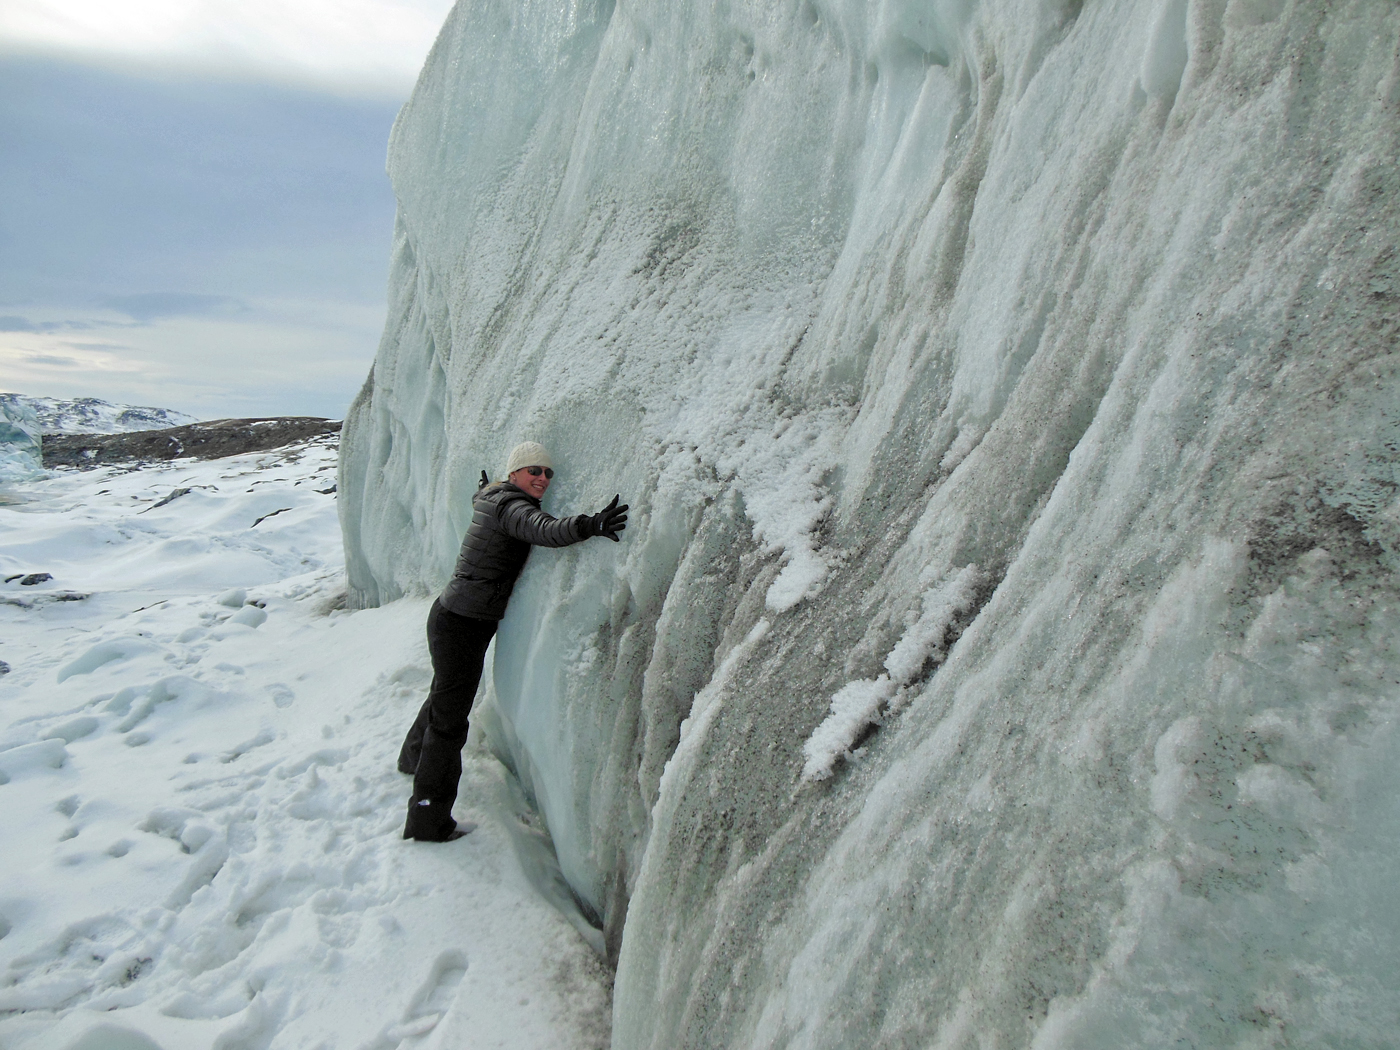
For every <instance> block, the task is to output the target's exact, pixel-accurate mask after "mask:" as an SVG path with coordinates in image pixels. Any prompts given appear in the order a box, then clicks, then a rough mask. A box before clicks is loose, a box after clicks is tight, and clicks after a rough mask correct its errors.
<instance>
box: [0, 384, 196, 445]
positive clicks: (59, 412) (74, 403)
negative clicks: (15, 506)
mask: <svg viewBox="0 0 1400 1050" xmlns="http://www.w3.org/2000/svg"><path fill="white" fill-rule="evenodd" d="M5 403H8V404H22V405H28V406H29V407H30V408H32V409H33V410H34V414H35V415H36V416H38V417H39V427H40V432H41V433H42V434H43V435H44V436H45V437H47V436H48V435H50V434H125V433H130V432H132V431H138V430H162V429H165V428H167V427H178V426H185V425H187V424H190V423H197V422H198V420H197V419H196V418H195V417H194V416H191V415H187V414H186V413H184V412H176V411H174V410H172V409H168V408H148V407H144V406H140V405H114V404H111V403H110V402H107V401H102V400H99V399H98V398H95V397H78V398H73V399H71V400H65V399H63V398H57V397H29V396H28V395H25V394H0V404H5Z"/></svg>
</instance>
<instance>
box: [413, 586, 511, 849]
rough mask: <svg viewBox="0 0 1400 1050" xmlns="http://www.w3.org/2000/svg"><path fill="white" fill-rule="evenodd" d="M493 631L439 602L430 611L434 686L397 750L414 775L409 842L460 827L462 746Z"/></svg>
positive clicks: (436, 836) (438, 838)
mask: <svg viewBox="0 0 1400 1050" xmlns="http://www.w3.org/2000/svg"><path fill="white" fill-rule="evenodd" d="M495 633H496V621H495V620H473V619H471V618H470V617H466V616H458V615H457V614H456V613H454V612H448V611H447V610H446V609H444V608H443V607H442V605H441V604H440V603H438V602H436V601H435V602H433V607H432V608H431V609H430V610H429V611H428V654H429V655H430V656H431V657H432V660H433V684H432V685H431V686H430V687H429V689H428V699H427V700H425V701H423V706H422V707H421V708H420V709H419V711H418V717H417V718H416V719H414V722H413V727H412V728H411V729H410V730H409V731H408V736H406V737H405V738H404V742H403V747H402V748H401V749H400V750H399V771H400V772H402V773H412V774H413V798H411V799H410V800H409V803H408V821H407V823H406V824H405V825H404V829H403V837H404V838H406V839H425V840H431V841H434V842H437V841H441V840H442V839H445V838H446V837H447V836H448V835H449V834H451V833H452V831H453V830H454V829H455V828H456V823H455V822H454V821H453V819H452V804H453V803H454V802H456V801H457V781H459V780H460V779H461V778H462V745H463V744H465V743H466V742H467V728H468V715H469V714H470V713H471V709H472V700H473V699H475V698H476V687H477V685H478V684H479V683H480V681H481V667H482V664H483V663H484V662H485V660H486V647H487V646H488V645H489V644H491V636H492V635H494V634H495Z"/></svg>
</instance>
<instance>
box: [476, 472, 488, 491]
mask: <svg viewBox="0 0 1400 1050" xmlns="http://www.w3.org/2000/svg"><path fill="white" fill-rule="evenodd" d="M489 484H491V479H490V478H488V477H487V476H486V471H484V470H483V471H482V472H481V484H480V485H478V486H477V487H476V491H477V492H480V491H481V490H482V489H484V488H485V487H486V486H487V485H489Z"/></svg>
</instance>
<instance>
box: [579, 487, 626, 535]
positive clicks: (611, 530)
mask: <svg viewBox="0 0 1400 1050" xmlns="http://www.w3.org/2000/svg"><path fill="white" fill-rule="evenodd" d="M621 498H622V495H621V493H619V494H618V495H616V496H614V497H613V498H612V502H611V503H609V504H608V505H607V506H606V507H604V508H603V509H602V510H600V511H599V512H598V513H597V514H589V515H587V516H585V517H584V519H583V523H584V534H585V535H587V536H606V537H607V538H608V539H610V540H612V541H613V542H614V543H618V542H620V541H621V539H622V537H620V536H619V535H618V533H619V532H621V531H622V530H623V529H625V528H627V504H625V503H624V504H623V505H622V506H620V507H619V506H618V505H617V501H618V500H620V499H621Z"/></svg>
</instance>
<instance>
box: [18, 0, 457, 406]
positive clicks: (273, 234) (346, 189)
mask: <svg viewBox="0 0 1400 1050" xmlns="http://www.w3.org/2000/svg"><path fill="white" fill-rule="evenodd" d="M450 6H451V4H450V0H397V2H395V0H334V2H331V0H285V2H283V0H242V2H234V0H130V2H123V3H120V4H113V3H111V0H105V2H88V0H69V2H60V0H3V3H2V4H0V390H10V391H16V392H19V393H26V394H36V395H43V396H51V397H76V396H93V397H100V398H104V399H106V400H109V401H116V402H124V403H129V404H142V405H155V406H159V407H165V408H175V409H179V410H181V411H185V412H190V413H193V414H195V415H198V416H202V417H204V418H214V417H217V416H241V415H283V414H306V415H325V416H332V417H339V416H340V415H342V414H343V413H344V411H345V408H346V406H347V405H348V403H349V401H350V398H351V397H353V396H354V393H355V391H356V390H358V389H359V386H360V384H361V383H362V382H363V380H364V377H365V374H366V373H367V371H368V370H369V366H370V363H371V361H372V360H373V357H374V350H375V346H376V345H377V342H378V339H379V333H380V329H381V327H382V325H383V319H384V283H385V278H386V274H387V268H388V258H389V249H390V238H391V235H392V231H393V217H394V201H393V192H392V189H391V187H390V185H389V181H388V178H387V176H385V174H384V151H385V145H386V143H387V140H388V136H389V129H390V127H391V125H392V124H393V120H394V116H395V115H396V113H397V112H398V108H399V106H400V105H401V104H402V103H403V101H404V100H405V99H406V98H407V97H408V93H409V91H410V90H411V89H412V85H413V81H414V78H415V77H416V75H417V72H418V68H419V67H420V66H421V64H422V61H423V59H424V57H425V56H426V55H427V52H428V49H429V48H430V47H431V45H432V41H433V39H434V37H435V36H436V33H437V30H438V28H439V26H440V25H441V23H442V20H443V19H444V18H445V17H446V14H447V11H448V9H449V8H450Z"/></svg>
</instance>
